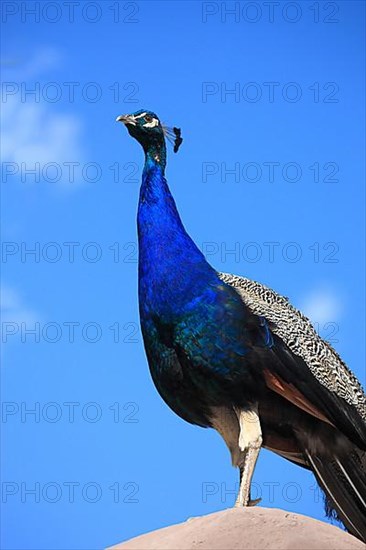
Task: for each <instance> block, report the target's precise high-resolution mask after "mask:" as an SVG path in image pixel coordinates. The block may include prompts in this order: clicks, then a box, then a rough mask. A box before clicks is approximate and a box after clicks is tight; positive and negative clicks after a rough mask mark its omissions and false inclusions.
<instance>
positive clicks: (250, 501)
mask: <svg viewBox="0 0 366 550" xmlns="http://www.w3.org/2000/svg"><path fill="white" fill-rule="evenodd" d="M261 500H262V499H261V498H255V499H254V500H249V502H248V504H247V506H257V504H259V503H260V501H261Z"/></svg>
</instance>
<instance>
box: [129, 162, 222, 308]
mask: <svg viewBox="0 0 366 550" xmlns="http://www.w3.org/2000/svg"><path fill="white" fill-rule="evenodd" d="M164 167H165V163H164V165H162V164H161V163H160V162H158V161H157V160H156V159H155V158H154V155H151V154H149V153H146V159H145V166H144V171H143V175H142V185H141V189H140V200H139V207H138V218H137V223H138V238H139V282H140V292H143V296H144V302H146V307H148V306H149V304H148V302H149V296H150V297H151V304H150V306H151V308H155V309H156V308H158V307H160V306H161V307H162V308H163V309H164V307H165V306H166V308H169V307H172V304H175V307H176V309H177V308H178V307H179V304H178V303H177V300H178V301H179V300H180V299H182V298H184V299H185V300H187V298H188V297H189V295H192V292H193V291H199V287H200V286H201V285H202V284H207V278H209V279H210V278H211V277H214V278H215V280H216V278H217V276H216V272H215V271H214V270H213V269H212V267H211V266H210V265H209V264H208V263H207V262H206V260H205V258H204V256H203V254H202V252H201V251H200V250H199V249H198V248H197V246H196V245H195V243H194V242H193V240H192V239H191V238H190V236H189V235H188V234H187V232H186V230H185V229H184V226H183V224H182V221H181V219H180V216H179V213H178V210H177V207H176V205H175V202H174V199H173V197H172V195H171V193H170V190H169V187H168V184H167V182H166V179H165V177H164ZM208 275H209V277H207V276H208ZM156 296H160V298H159V300H160V301H159V304H157V303H156ZM164 305H165V306H164Z"/></svg>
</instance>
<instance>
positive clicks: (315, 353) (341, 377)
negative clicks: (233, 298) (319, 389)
mask: <svg viewBox="0 0 366 550" xmlns="http://www.w3.org/2000/svg"><path fill="white" fill-rule="evenodd" d="M218 275H219V277H220V279H221V280H222V281H224V282H225V283H227V284H229V285H230V286H232V287H234V288H235V289H236V290H237V292H238V293H239V294H240V296H241V297H242V299H243V301H244V303H245V304H246V305H247V306H248V307H249V308H250V310H251V311H252V312H253V313H254V314H256V315H261V316H263V317H265V318H266V319H267V321H269V322H270V324H271V330H272V332H274V333H275V334H277V335H278V336H279V337H280V338H281V339H282V340H283V341H284V342H285V344H286V345H287V346H288V348H289V349H290V350H291V351H292V352H293V353H294V354H295V355H297V356H299V357H301V358H302V359H303V360H304V361H305V363H306V364H307V365H308V367H309V369H310V371H311V373H312V374H313V375H314V377H315V378H316V379H317V380H318V381H319V382H320V383H321V384H322V385H323V386H325V387H326V388H327V389H328V390H330V391H331V392H333V393H335V394H336V395H337V396H338V397H341V398H343V399H344V400H345V401H346V402H347V403H348V404H349V405H352V406H353V407H355V408H356V410H357V411H358V413H359V415H360V416H361V418H362V419H363V420H366V397H365V394H364V392H363V390H362V386H361V384H360V382H359V381H358V379H357V378H356V376H355V375H354V374H353V373H352V372H351V371H350V370H349V368H348V367H347V365H346V364H345V363H344V362H343V361H342V359H341V358H340V356H339V355H338V353H337V352H336V351H335V350H334V349H333V348H332V347H331V346H330V345H329V344H328V343H327V342H325V341H324V340H322V338H320V336H319V335H318V334H317V332H316V331H315V329H314V327H313V326H312V324H311V322H310V321H309V319H308V318H307V317H305V315H303V314H302V313H301V312H300V311H299V310H297V309H296V308H295V307H293V306H292V305H291V304H290V302H289V301H288V299H287V298H285V297H284V296H281V295H279V294H277V293H276V292H274V291H273V290H271V289H270V288H268V287H266V286H264V285H262V284H260V283H257V282H255V281H252V280H250V279H246V278H245V277H239V276H237V275H231V274H228V273H218Z"/></svg>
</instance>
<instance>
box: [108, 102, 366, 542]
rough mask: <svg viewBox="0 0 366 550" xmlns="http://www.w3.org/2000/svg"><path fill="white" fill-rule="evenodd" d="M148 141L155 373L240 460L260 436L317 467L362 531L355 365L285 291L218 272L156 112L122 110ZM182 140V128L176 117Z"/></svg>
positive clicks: (145, 196) (239, 462)
mask: <svg viewBox="0 0 366 550" xmlns="http://www.w3.org/2000/svg"><path fill="white" fill-rule="evenodd" d="M117 120H121V121H122V122H124V124H125V125H126V127H127V129H128V131H129V133H130V134H131V135H132V136H133V137H134V138H136V139H137V140H138V141H139V142H140V143H141V145H142V147H143V149H144V151H145V165H144V170H143V174H142V185H141V189H140V198H139V205H138V241H139V268H138V269H139V273H138V277H139V309H140V319H141V329H142V334H143V339H144V345H145V350H146V355H147V359H148V363H149V367H150V371H151V375H152V378H153V381H154V384H155V386H156V388H157V390H158V392H159V393H160V395H161V396H162V398H163V399H164V401H165V402H166V403H167V404H168V405H169V407H170V408H171V409H172V410H173V411H175V413H177V414H178V415H179V416H180V417H182V418H183V419H185V420H186V421H188V422H190V423H192V424H197V425H199V426H202V427H213V428H215V429H216V430H217V431H218V432H219V433H220V434H221V435H222V437H223V439H224V440H225V442H226V444H227V446H228V448H229V450H230V452H231V457H232V462H233V464H234V465H235V466H237V467H238V468H239V471H240V479H241V484H240V490H239V495H238V499H237V503H236V504H237V505H244V506H246V505H250V504H255V503H253V502H252V501H251V499H250V482H251V478H252V475H253V471H254V467H255V463H256V459H257V456H258V453H259V449H260V447H261V446H264V447H266V448H268V449H270V450H272V451H274V452H276V453H277V454H279V455H281V456H283V457H284V458H286V459H288V460H290V461H292V462H294V463H296V464H298V465H300V466H302V467H304V468H307V469H310V470H312V471H313V472H314V474H315V476H316V478H317V481H318V482H319V484H320V485H321V487H322V489H323V490H324V492H325V494H326V496H327V503H328V511H329V512H330V513H332V511H334V512H333V513H334V514H335V515H336V516H337V517H338V518H340V519H341V520H342V521H343V523H344V525H345V526H346V527H347V529H348V530H349V531H350V532H351V533H353V534H354V535H355V536H357V537H358V538H360V539H361V540H366V474H365V466H366V465H365V461H366V458H365V457H366V422H365V420H366V399H365V395H364V393H363V391H362V387H361V385H360V384H359V382H358V380H357V379H356V377H355V376H354V375H353V374H352V373H351V371H349V369H348V368H347V367H346V365H345V364H344V363H343V361H342V360H341V359H340V357H339V356H338V354H337V353H336V352H335V351H334V350H333V349H332V348H331V347H330V346H329V345H328V344H326V343H325V342H324V341H323V340H322V339H321V338H320V337H319V336H318V335H317V334H316V332H315V330H314V329H313V327H312V325H311V323H310V321H309V320H308V319H307V318H306V317H304V316H303V315H302V314H301V313H300V312H299V311H298V310H296V309H295V308H293V307H292V306H291V304H290V303H289V302H288V300H287V299H286V298H283V297H282V296H279V295H278V294H276V293H275V292H273V291H272V290H270V289H267V288H266V287H264V286H263V285H260V284H259V283H255V282H253V281H249V280H248V279H245V278H242V277H237V276H233V275H228V274H222V273H218V272H217V271H216V270H215V269H214V268H213V267H212V266H211V265H210V264H209V263H208V262H207V261H206V259H205V257H204V256H203V254H202V253H201V251H200V250H199V249H198V247H197V246H196V245H195V243H194V242H193V240H192V239H191V238H190V236H189V235H188V233H187V232H186V230H185V228H184V226H183V224H182V221H181V219H180V216H179V213H178V210H177V207H176V204H175V202H174V199H173V197H172V195H171V192H170V190H169V187H168V184H167V182H166V179H165V164H166V147H165V135H166V133H167V131H166V129H164V127H163V126H162V124H161V122H160V121H159V119H158V117H157V115H155V114H154V113H152V112H150V111H138V112H137V113H134V114H133V115H125V116H121V117H118V119H117ZM174 139H175V145H176V147H175V149H177V148H178V146H179V144H180V142H181V141H182V140H181V137H180V132H179V131H178V130H177V129H174Z"/></svg>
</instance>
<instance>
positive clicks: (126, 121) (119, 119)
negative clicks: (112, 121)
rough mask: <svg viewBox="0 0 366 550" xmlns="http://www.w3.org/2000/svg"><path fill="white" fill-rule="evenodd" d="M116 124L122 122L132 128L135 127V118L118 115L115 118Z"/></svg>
mask: <svg viewBox="0 0 366 550" xmlns="http://www.w3.org/2000/svg"><path fill="white" fill-rule="evenodd" d="M116 122H123V124H125V125H126V126H127V124H131V125H132V126H136V121H135V117H134V116H133V115H119V116H118V117H117V118H116Z"/></svg>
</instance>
